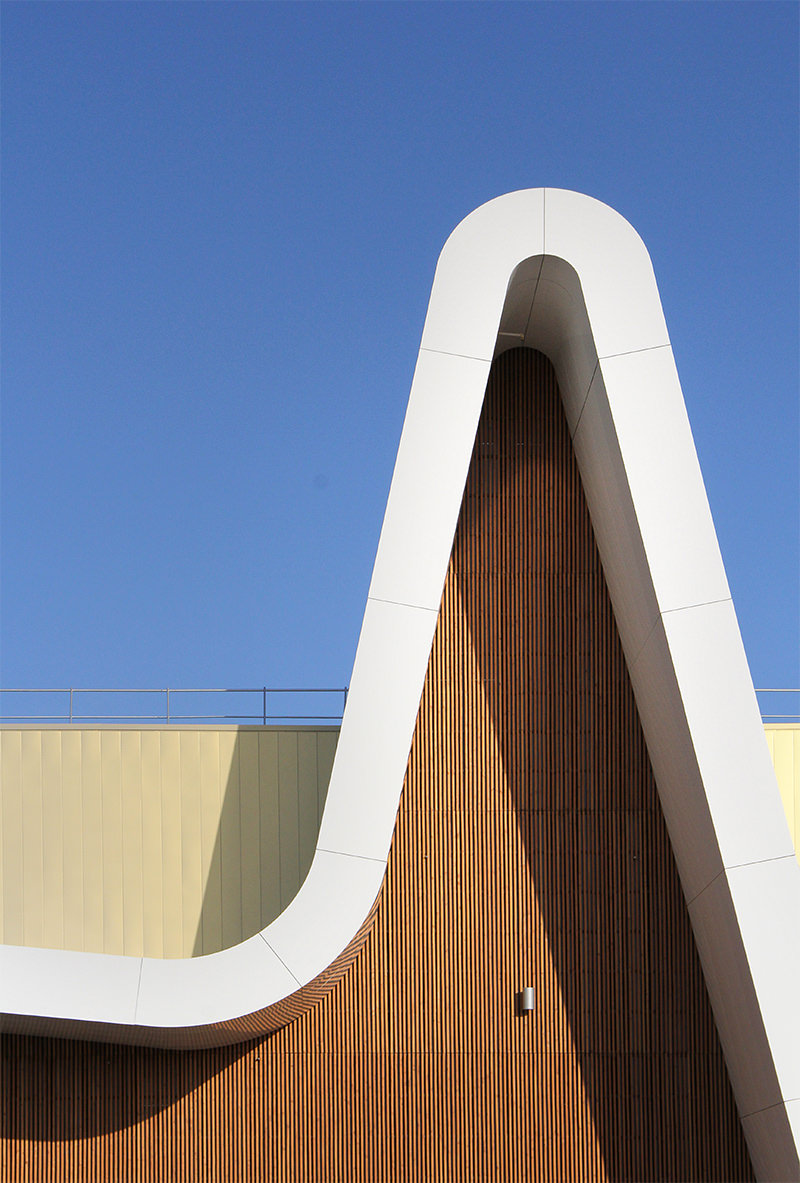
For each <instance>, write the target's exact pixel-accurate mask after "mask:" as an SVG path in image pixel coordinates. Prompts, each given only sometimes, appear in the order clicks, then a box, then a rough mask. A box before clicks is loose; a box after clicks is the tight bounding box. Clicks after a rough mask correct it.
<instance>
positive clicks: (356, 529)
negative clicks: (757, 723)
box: [0, 2, 800, 709]
mask: <svg viewBox="0 0 800 1183" xmlns="http://www.w3.org/2000/svg"><path fill="white" fill-rule="evenodd" d="M799 12H800V9H798V7H797V6H796V5H795V4H793V3H792V4H778V3H769V2H766V3H765V2H758V3H755V4H749V3H736V4H726V3H713V2H712V3H700V4H694V3H660V2H655V3H644V2H642V3H632V4H629V3H624V2H621V3H611V4H605V3H601V2H598V3H589V4H583V3H530V4H526V3H514V4H504V3H492V4H490V3H486V4H459V3H418V4H400V5H395V4H393V3H375V4H361V3H345V4H341V5H340V4H334V3H331V4H316V3H291V4H271V3H220V4H214V3H196V4H181V3H167V4H162V3H144V4H128V3H100V4H95V3H58V4H54V3H49V4H38V3H32V2H27V3H24V4H8V3H7V4H5V5H4V6H3V13H2V19H3V35H2V53H3V63H2V65H3V74H2V84H3V177H2V185H3V191H2V198H3V205H2V210H3V236H2V245H3V301H2V328H3V371H2V413H3V453H2V460H3V491H2V500H3V534H2V592H3V598H2V656H1V658H0V659H1V660H2V667H1V670H0V672H1V674H2V682H3V684H4V685H6V686H9V685H16V686H42V685H95V686H96V685H105V686H131V685H139V686H150V685H152V686H158V685H161V686H163V685H167V684H170V685H173V686H174V685H184V686H202V685H216V686H224V685H228V686H233V685H262V684H264V683H265V682H266V683H267V684H284V685H343V684H344V683H345V682H346V681H347V680H348V679H349V675H350V670H351V666H352V661H353V656H354V652H355V645H356V641H357V637H358V631H359V627H360V622H361V615H362V611H363V606H364V601H365V598H366V593H367V587H368V583H369V576H370V571H371V566H372V561H373V558H374V553H375V548H376V545H377V539H378V533H379V530H380V524H381V520H382V515H383V510H384V506H385V500H386V494H387V491H388V487H389V482H390V478H391V473H392V467H393V463H394V456H395V452H396V448H397V442H398V439H399V434H400V429H401V425H402V420H403V414H404V411H405V404H406V400H407V397H408V391H409V387H410V382H411V376H412V372H413V367H414V361H415V358H416V353H417V349H418V347H419V338H420V333H421V330H422V324H423V320H424V315H425V309H426V305H427V299H428V295H429V292H430V286H431V280H432V276H433V269H434V266H435V263H436V258H437V255H438V253H439V250H440V249H441V246H442V243H443V242H444V240H445V238H446V237H447V235H448V234H449V233H450V231H451V230H452V228H453V227H454V226H455V225H456V223H457V222H458V221H460V219H461V218H463V217H464V216H465V215H466V214H467V213H469V212H470V210H472V209H473V208H475V207H476V206H477V205H479V204H481V203H482V202H484V201H486V200H488V199H489V198H491V197H494V196H496V195H497V194H499V193H503V192H506V191H508V190H511V189H519V188H526V187H531V186H540V185H552V186H559V187H564V188H572V189H578V190H582V191H584V192H586V193H589V194H592V195H593V196H595V197H598V198H600V199H601V200H603V201H605V202H607V203H608V204H610V205H612V206H614V207H615V208H616V209H618V210H619V211H620V212H621V213H622V214H623V215H624V216H625V217H627V218H628V219H629V221H631V222H632V224H633V225H634V226H635V227H636V228H637V230H638V231H639V233H640V234H641V235H642V237H643V238H644V240H645V242H646V243H647V245H648V248H649V250H650V253H651V256H652V258H653V263H654V267H655V272H656V277H657V279H658V282H659V287H660V290H661V296H662V301H663V304H664V310H665V314H666V318H667V324H668V326H669V329H670V334H671V338H672V342H673V346H674V350H675V355H676V359H677V363H678V370H679V373H680V375H681V379H682V384H683V389H684V394H685V397H686V401H687V406H688V411H689V417H690V420H691V423H692V427H693V430H694V435H695V442H696V445H697V449H698V453H699V456H700V462H701V466H702V469H703V473H704V477H705V480H706V485H707V489H708V494H709V500H710V502H711V507H712V512H713V514H714V518H715V523H716V526H717V531H718V535H719V539H720V544H721V547H722V552H723V557H724V559H725V563H726V567H727V571H728V576H729V579H730V582H731V586H732V590H733V594H734V600H735V603H736V607H737V611H738V614H739V619H740V624H741V627H742V632H743V636H744V641H745V646H746V649H747V652H748V656H749V658H750V662H751V667H752V670H753V674H754V678H755V681H756V684H757V685H765V684H768V685H790V684H791V685H795V686H797V685H800V671H799V670H798V663H799V662H800V635H799V631H798V629H799V625H798V617H799V616H800V610H799V607H798V601H799V598H800V596H799V592H798V578H799V575H798V572H800V558H799V554H800V521H799V520H798V501H799V500H800V494H799V488H800V481H799V479H798V453H799V452H800V430H799V428H798V405H799V404H798V198H797V191H798V53H797V44H798V13H799ZM795 709H797V708H795Z"/></svg>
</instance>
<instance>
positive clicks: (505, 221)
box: [0, 189, 800, 1179]
mask: <svg viewBox="0 0 800 1183" xmlns="http://www.w3.org/2000/svg"><path fill="white" fill-rule="evenodd" d="M520 344H525V345H530V346H532V347H535V348H537V349H540V350H541V351H542V352H544V353H546V354H547V355H548V356H549V357H550V358H551V360H552V361H553V363H554V365H555V368H556V372H557V375H558V379H559V384H560V388H561V392H562V396H563V399H564V404H565V409H566V414H567V420H568V423H569V428H570V432H571V433H572V436H573V442H574V446H575V451H576V455H577V458H578V463H579V466H580V470H581V476H582V479H583V484H584V489H585V492H586V498H587V502H588V506H589V511H590V514H591V518H592V523H593V526H594V530H595V534H596V537H597V542H598V546H599V549H600V555H601V558H602V562H603V567H604V571H605V576H606V580H607V583H608V588H609V592H610V594H611V599H612V602H613V606H614V611H615V616H616V620H617V626H618V629H619V633H620V637H621V640H622V644H623V647H624V650H625V655H626V658H627V663H628V669H629V672H630V676H631V681H632V685H633V689H634V694H635V697H636V702H637V706H638V710H639V714H640V717H641V721H642V725H643V728H644V733H645V737H646V740H647V745H648V750H649V754H650V759H651V762H652V766H653V771H654V773H655V777H656V782H657V785H658V790H659V795H660V797H661V801H662V806H663V810H664V815H665V818H666V821H667V826H668V829H669V833H670V838H671V841H672V846H673V850H674V853H675V857H676V861H677V864H678V869H679V872H680V875H681V880H682V884H683V889H684V893H685V896H686V899H687V902H688V906H689V912H690V916H691V919H692V924H693V928H694V933H695V938H696V941H697V946H698V950H699V953H700V957H701V960H702V964H703V968H704V972H705V977H706V982H707V986H708V991H709V995H710V998H711V1002H712V1006H713V1009H714V1014H715V1018H716V1022H717V1026H718V1029H719V1034H720V1039H721V1042H722V1047H723V1050H724V1053H725V1057H726V1061H727V1064H728V1070H729V1073H730V1077H731V1081H732V1084H733V1087H734V1091H735V1094H736V1099H737V1103H738V1106H739V1111H740V1114H741V1116H742V1119H743V1124H744V1129H745V1133H746V1136H747V1139H748V1144H749V1146H750V1150H751V1154H752V1156H753V1162H754V1165H755V1168H756V1171H757V1173H758V1175H759V1177H760V1178H776V1179H790V1178H796V1177H798V1174H799V1169H798V1153H797V1147H798V1145H800V1007H798V1005H797V1000H796V998H795V996H794V990H796V984H797V982H798V981H800V866H798V863H797V861H796V859H795V857H794V850H793V846H792V841H791V837H790V835H789V831H788V827H787V823H786V819H785V816H784V813H783V809H782V805H781V800H780V796H779V792H778V788H777V785H776V782H775V776H774V772H773V769H772V765H771V762H770V757H769V753H768V750H767V746H766V743H765V741H764V735H763V730H762V725H761V719H760V715H759V711H758V706H757V703H756V699H755V694H754V692H753V687H752V683H751V679H750V675H749V671H748V667H747V662H746V659H745V655H744V650H743V647H742V643H741V638H740V635H739V630H738V625H737V623H736V617H735V613H734V610H733V604H732V602H731V598H730V592H729V589H728V585H727V581H726V578H725V572H724V569H723V566H722V560H721V557H720V554H719V547H718V545H717V540H716V536H715V533H714V528H713V524H712V521H711V515H710V512H709V508H708V503H707V499H706V494H705V489H704V486H703V482H702V477H701V474H700V470H699V466H698V462H697V457H696V454H695V450H694V445H693V442H692V437H691V432H690V428H689V423H688V419H687V416H686V411H685V407H684V403H683V398H682V395H681V390H680V385H679V382H678V377H677V373H676V370H675V364H674V361H673V357H672V351H671V348H670V344H669V340H668V337H667V331H666V326H665V323H664V317H663V313H662V310H661V304H660V300H659V297H658V292H657V289H656V284H655V279H654V276H653V271H652V267H651V264H650V259H649V257H648V254H647V251H646V250H645V248H644V245H643V244H642V242H641V240H640V239H639V237H638V235H637V234H636V233H635V231H634V230H633V229H632V228H631V227H630V225H629V224H628V223H627V222H626V221H625V220H624V219H623V218H621V217H620V216H619V215H618V214H616V213H615V212H614V211H613V210H611V209H609V208H608V207H607V206H605V205H602V204H601V203H600V202H597V201H595V200H593V199H591V198H589V197H585V196H582V195H580V194H576V193H570V192H566V191H563V190H553V189H547V190H544V189H539V190H529V191H522V192H519V193H511V194H508V195H506V196H504V197H500V198H497V199H496V200H495V201H491V202H489V203H488V204H487V205H484V206H482V207H481V208H480V209H478V210H476V211H475V212H474V213H473V214H471V215H470V216H469V217H468V218H466V219H465V221H463V222H462V223H461V224H460V225H459V226H458V227H457V229H456V230H455V231H454V233H453V234H452V235H451V237H450V238H449V239H448V241H447V243H446V245H445V247H444V250H443V251H442V254H441V257H440V259H439V263H438V266H437V270H436V276H435V279H434V285H433V292H432V295H431V301H430V306H429V309H428V315H427V319H426V322H425V328H424V331H423V337H422V346H421V348H420V352H419V358H418V361H417V366H416V371H415V374H414V381H413V385H412V390H411V396H410V400H409V406H408V411H407V414H406V420H405V425H404V429H403V435H402V439H401V442H400V449H399V453H398V458H397V464H396V467H395V473H394V477H393V481H392V486H391V491H390V495H389V502H388V506H387V510H386V516H385V519H384V524H383V530H382V533H381V539H380V544H379V547H378V554H377V557H376V561H375V568H374V571H373V576H372V582H371V585H370V590H369V598H368V601H367V607H366V611H365V615H364V622H363V626H362V630H361V637H360V640H359V644H358V650H357V654H356V660H355V666H354V670H353V675H352V679H351V688H350V694H349V697H348V702H347V708H346V711H345V715H344V719H343V723H342V730H341V734H340V738H339V745H338V749H337V754H336V759H335V763H334V767H333V773H332V776H331V781H330V787H329V791H328V798H327V804H326V808H325V812H324V816H323V820H322V826H321V829H320V834H319V839H318V844H317V851H316V854H315V857H314V861H313V864H312V867H311V871H310V872H309V875H308V878H307V879H306V881H305V883H304V884H303V886H302V887H301V889H300V891H299V893H298V895H297V896H296V897H295V899H294V900H293V901H292V903H291V904H290V905H289V907H288V908H287V909H286V911H285V912H284V913H283V914H282V915H281V916H280V917H279V918H278V919H277V920H275V921H274V922H273V923H272V924H270V925H269V926H268V927H267V928H266V929H264V931H263V932H262V933H260V934H259V935H257V936H255V937H252V938H251V939H250V940H248V941H245V942H244V943H243V944H241V945H238V946H236V947H235V948H232V949H228V950H225V951H223V952H221V953H216V954H213V955H211V956H207V957H199V958H192V959H189V960H185V961H157V960H154V959H149V958H125V957H111V956H103V955H90V954H80V953H69V952H63V951H51V950H44V949H30V948H19V947H13V946H4V947H3V948H2V950H0V1010H2V1012H3V1013H4V1015H5V1016H6V1018H5V1022H4V1025H5V1026H6V1027H7V1028H9V1029H11V1030H29V1031H41V1032H43V1033H50V1034H53V1033H62V1034H65V1035H72V1036H74V1035H85V1036H87V1037H91V1038H111V1039H120V1040H124V1041H128V1042H143V1043H154V1044H161V1045H164V1046H197V1045H200V1044H214V1043H224V1042H228V1041H233V1040H236V1039H241V1038H242V1037H243V1036H245V1035H248V1034H253V1035H255V1034H258V1032H259V1031H262V1030H269V1029H272V1028H274V1027H275V1026H277V1025H279V1024H280V1023H282V1022H285V1021H286V1019H287V1018H288V1017H291V1014H292V1013H293V1011H292V1008H293V1007H294V1008H295V1010H294V1013H298V1011H299V1010H300V1009H302V1008H303V1007H304V1006H305V1005H308V1004H309V1001H310V1000H312V999H313V997H316V996H318V993H319V990H321V989H323V988H324V985H325V983H324V982H322V983H318V984H317V985H316V986H314V985H313V983H315V981H316V980H317V979H319V978H320V975H323V974H325V973H326V971H328V970H329V968H330V967H331V966H332V964H333V963H335V962H337V959H339V958H342V959H346V958H347V957H348V956H349V954H348V949H350V950H351V951H352V949H353V942H354V941H356V940H357V939H358V938H359V935H360V934H361V935H363V933H364V928H363V926H364V924H365V921H367V920H368V917H369V914H370V910H371V908H372V906H373V903H374V901H375V899H376V896H377V894H378V892H379V890H380V887H381V883H382V881H383V876H384V871H385V866H386V859H387V857H388V853H389V846H390V843H391V838H392V833H393V829H394V825H395V819H396V815H397V808H398V802H399V797H400V792H401V788H402V784H403V779H404V775H405V769H406V762H407V758H408V752H409V748H410V745H411V739H412V734H413V730H414V725H415V721H416V715H417V709H418V705H419V700H420V695H421V692H422V686H423V681H424V678H425V673H426V669H427V662H428V656H429V653H430V648H431V642H432V638H433V632H434V628H435V625H436V619H437V614H438V609H439V602H440V598H441V594H442V588H443V584H444V579H445V574H446V570H447V564H448V560H449V556H450V551H451V547H452V542H453V536H454V533H455V527H456V521H457V518H458V513H459V509H460V506H461V499H462V494H463V489H464V484H465V481H466V476H467V470H468V466H469V462H470V457H471V452H472V446H473V441H474V438H475V432H476V428H477V424H478V418H479V415H480V411H481V406H482V403H483V397H484V391H485V388H486V382H487V377H488V373H489V368H490V365H491V361H492V359H493V357H494V356H495V355H496V353H497V352H502V350H503V349H504V348H508V347H511V346H516V345H520ZM304 987H309V990H308V991H304V992H303V993H302V994H299V995H298V991H301V990H302V988H304Z"/></svg>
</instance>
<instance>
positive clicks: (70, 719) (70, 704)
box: [69, 686, 72, 723]
mask: <svg viewBox="0 0 800 1183" xmlns="http://www.w3.org/2000/svg"><path fill="white" fill-rule="evenodd" d="M69 721H70V723H71V722H72V687H71V686H70V688H69Z"/></svg>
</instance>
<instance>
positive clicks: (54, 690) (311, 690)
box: [0, 686, 348, 726]
mask: <svg viewBox="0 0 800 1183" xmlns="http://www.w3.org/2000/svg"><path fill="white" fill-rule="evenodd" d="M347 691H348V687H347V686H332V687H331V686H308V687H298V686H241V687H235V686H234V687H231V686H207V687H200V686H158V687H153V686H144V687H142V686H139V687H137V686H130V687H125V686H42V687H35V686H9V687H3V688H0V696H2V695H4V694H66V695H69V710H68V711H66V710H65V711H64V713H63V714H58V715H49V714H43V713H41V712H32V713H29V714H22V715H9V714H6V713H4V712H2V711H0V722H22V721H24V720H38V719H41V720H48V721H59V722H64V723H67V722H69V723H77V722H81V723H85V722H100V721H102V720H113V721H119V722H125V721H133V720H137V721H143V720H148V721H154V720H157V721H162V722H167V723H173V722H177V721H186V720H193V721H195V722H201V721H202V722H205V721H211V720H218V721H219V720H222V719H230V720H240V721H243V720H258V721H259V722H261V723H262V724H263V725H264V726H266V724H267V722H268V721H275V722H290V721H291V722H297V721H299V720H301V719H315V720H324V721H326V722H328V721H337V722H338V721H341V719H342V716H343V714H344V708H345V706H346V705H347ZM77 694H162V695H164V696H165V709H164V710H163V711H161V712H159V713H158V714H155V715H150V714H134V713H123V714H115V713H114V712H112V711H102V712H99V713H95V714H78V713H77V711H76V710H75V696H76V695H77ZM175 694H257V695H259V697H260V698H261V710H260V711H259V712H258V713H257V714H244V713H235V714H225V713H223V712H216V713H214V714H211V715H201V714H176V713H175V711H174V710H173V709H172V704H171V701H170V695H175ZM271 694H341V695H342V710H341V712H340V713H338V714H333V715H317V714H309V713H308V712H306V713H305V714H300V715H286V714H283V715H278V714H273V713H272V712H271V711H269V710H268V709H267V708H268V695H271Z"/></svg>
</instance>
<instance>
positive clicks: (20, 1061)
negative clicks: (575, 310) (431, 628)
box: [4, 350, 752, 1183]
mask: <svg viewBox="0 0 800 1183" xmlns="http://www.w3.org/2000/svg"><path fill="white" fill-rule="evenodd" d="M523 986H533V987H534V988H535V991H536V1007H535V1010H534V1011H533V1013H532V1014H529V1015H527V1016H524V1017H523V1016H521V1015H520V1014H518V1013H517V999H516V995H517V994H518V992H519V991H520V990H521V989H522V987H523ZM4 1045H5V1047H4V1050H5V1081H4V1083H5V1097H6V1108H5V1111H4V1123H5V1130H4V1133H5V1135H6V1140H5V1159H4V1169H5V1178H7V1179H9V1180H15V1181H22V1180H34V1179H36V1180H44V1179H47V1180H60V1179H63V1180H67V1179H69V1180H73V1179H76V1180H77V1179H80V1180H90V1179H103V1180H111V1179H115V1180H155V1179H177V1178H180V1179H193V1180H222V1179H225V1180H234V1179H236V1180H239V1179H242V1180H244V1179H255V1180H266V1179H275V1180H292V1181H295V1180H304V1181H305V1180H308V1181H311V1180H353V1181H360V1180H363V1181H365V1183H366V1181H369V1183H374V1181H376V1180H448V1181H457V1180H483V1179H485V1180H519V1181H523V1180H537V1181H541V1180H570V1179H573V1180H579V1181H581V1183H583V1181H586V1180H593V1179H615V1180H646V1179H650V1180H668V1179H674V1180H712V1179H718V1180H740V1179H742V1180H744V1179H751V1178H752V1171H751V1166H750V1161H749V1157H748V1154H747V1149H746V1146H745V1143H744V1139H743V1136H742V1131H741V1126H740V1123H739V1120H738V1116H737V1112H736V1107H735V1104H734V1101H733V1097H732V1093H731V1089H730V1085H729V1082H728V1077H727V1073H726V1069H725V1064H724V1060H723V1056H722V1053H721V1050H720V1046H719V1041H718V1038H717V1034H716V1030H715V1027H714V1022H713V1018H712V1015H711V1011H710V1008H709V1004H708V1000H707V997H706V991H705V987H704V983H703V977H702V973H701V970H700V965H699V961H698V957H697V954H696V951H695V946H694V941H693V938H692V934H691V930H690V927H689V921H688V916H687V911H686V907H685V903H684V900H683V896H682V894H681V889H680V885H679V882H678V877H677V873H676V870H675V864H674V860H673V857H672V853H671V849H670V844H669V839H668V836H667V833H666V829H665V825H664V821H663V817H662V814H661V810H660V806H659V803H658V797H657V793H656V789H655V784H654V781H653V775H652V772H651V769H650V765H649V761H648V758H647V752H646V749H645V744H644V740H643V737H642V733H641V728H640V725H639V720H638V716H637V713H636V707H635V704H634V700H633V695H632V692H631V688H630V684H629V681H628V676H627V672H626V669H625V662H624V659H623V656H622V651H621V648H620V644H619V640H618V637H617V632H616V628H615V625H614V620H613V614H612V611H611V606H610V603H609V599H608V594H607V591H606V587H605V582H604V579H603V575H602V570H601V567H600V561H599V558H598V554H597V548H596V545H595V542H594V537H593V534H592V529H591V524H590V521H589V517H588V513H587V510H586V506H585V503H584V499H583V494H582V491H581V486H580V480H579V477H578V472H577V468H576V465H575V461H574V457H573V454H572V447H571V443H570V440H569V435H568V432H567V428H566V424H565V421H564V416H563V412H562V409H561V404H560V399H559V396H558V391H557V388H556V383H555V377H554V374H553V371H552V368H551V367H550V365H549V363H548V362H547V361H546V359H545V358H543V357H542V356H541V355H539V354H535V353H533V352H531V351H525V350H515V351H513V352H511V353H507V354H505V355H503V357H502V358H500V359H499V360H498V361H497V362H496V363H495V365H494V367H493V370H492V376H491V379H490V383H489V390H488V393H487V398H486V405H485V408H484V412H483V416H482V419H481V423H480V428H479V431H478V437H477V440H476V444H475V452H474V455H473V460H472V465H471V468H470V474H469V478H468V482H467V489H466V493H465V498H464V505H463V508H462V512H461V517H460V520H459V525H458V530H457V534H456V539H455V543H454V548H453V556H452V560H451V564H450V569H449V573H448V577H447V583H446V587H445V591H444V597H443V600H442V607H441V612H440V617H439V623H438V628H437V632H436V637H435V641H434V645H433V651H432V654H431V659H430V665H429V669H428V675H427V680H426V684H425V690H424V693H423V698H422V703H421V705H420V712H419V718H418V722H417V729H416V734H415V738H414V743H413V746H412V751H411V755H410V758H409V765H408V772H407V776H406V783H405V787H404V791H403V798H402V804H401V809H400V813H399V817H398V822H397V828H396V831H395V836H394V840H393V844H392V852H391V857H390V864H389V870H388V874H387V879H386V883H385V887H384V891H383V894H382V898H381V901H380V904H379V906H378V908H377V910H376V913H375V923H374V927H373V929H372V932H371V934H370V936H369V939H368V940H367V941H366V943H365V945H364V948H363V951H362V952H361V954H360V956H359V957H358V959H357V961H356V962H355V964H354V965H353V966H352V968H351V969H350V970H349V972H348V973H347V974H346V975H345V976H344V978H343V979H342V980H341V981H339V983H338V984H337V985H336V986H335V987H334V988H333V989H332V990H331V992H330V993H329V994H328V995H327V996H326V997H325V998H323V1000H322V1001H321V1002H320V1003H319V1005H317V1006H316V1007H315V1008H314V1009H313V1010H311V1011H309V1012H308V1013H307V1014H305V1015H304V1016H302V1017H301V1018H299V1019H298V1020H296V1021H295V1022H293V1023H291V1024H290V1025H288V1026H287V1027H285V1028H284V1029H283V1030H281V1031H279V1032H277V1033H275V1034H274V1035H272V1036H269V1037H267V1038H264V1039H261V1040H259V1041H258V1042H256V1043H253V1044H249V1045H240V1046H238V1047H236V1048H223V1049H216V1050H212V1051H202V1052H191V1053H185V1052H165V1051H153V1050H149V1049H141V1048H130V1047H106V1046H103V1045H99V1044H80V1043H75V1042H69V1041H58V1040H52V1039H35V1038H27V1037H16V1036H7V1037H5V1040H4Z"/></svg>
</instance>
